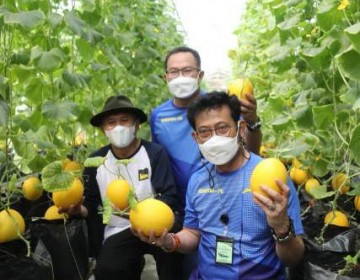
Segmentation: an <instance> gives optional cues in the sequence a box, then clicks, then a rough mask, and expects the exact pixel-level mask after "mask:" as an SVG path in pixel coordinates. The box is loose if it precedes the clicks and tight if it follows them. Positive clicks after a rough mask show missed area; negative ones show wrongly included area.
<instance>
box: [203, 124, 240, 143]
mask: <svg viewBox="0 0 360 280" xmlns="http://www.w3.org/2000/svg"><path fill="white" fill-rule="evenodd" d="M232 127H234V126H233V125H228V124H219V125H217V126H215V128H208V127H200V128H199V129H197V130H196V135H197V136H198V137H199V138H200V139H201V140H207V139H209V138H210V137H211V136H212V135H213V131H215V134H216V135H218V136H228V135H229V132H230V129H231V128H232Z"/></svg>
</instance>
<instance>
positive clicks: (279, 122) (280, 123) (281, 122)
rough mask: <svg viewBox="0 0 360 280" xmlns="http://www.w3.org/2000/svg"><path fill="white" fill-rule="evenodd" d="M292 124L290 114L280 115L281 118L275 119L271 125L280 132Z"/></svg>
mask: <svg viewBox="0 0 360 280" xmlns="http://www.w3.org/2000/svg"><path fill="white" fill-rule="evenodd" d="M290 124H291V119H290V117H289V116H280V117H279V118H277V119H276V120H274V121H273V122H272V124H271V125H272V127H273V128H274V130H275V131H278V132H280V131H283V130H286V129H287V128H288V127H289V125H290Z"/></svg>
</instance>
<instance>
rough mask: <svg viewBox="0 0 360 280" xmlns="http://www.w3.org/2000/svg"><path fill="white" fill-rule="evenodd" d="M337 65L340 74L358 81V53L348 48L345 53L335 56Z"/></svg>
mask: <svg viewBox="0 0 360 280" xmlns="http://www.w3.org/2000/svg"><path fill="white" fill-rule="evenodd" d="M336 60H337V63H338V65H339V68H340V70H341V72H343V73H344V74H345V75H346V76H347V77H349V78H350V79H352V80H355V81H360V63H355V62H356V61H360V53H358V52H357V51H355V50H354V49H353V48H349V49H347V50H346V51H344V52H342V53H340V54H339V55H337V56H336Z"/></svg>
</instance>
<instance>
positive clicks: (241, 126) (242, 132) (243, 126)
mask: <svg viewBox="0 0 360 280" xmlns="http://www.w3.org/2000/svg"><path fill="white" fill-rule="evenodd" d="M239 131H240V136H241V137H242V138H245V131H246V121H245V120H240V121H239Z"/></svg>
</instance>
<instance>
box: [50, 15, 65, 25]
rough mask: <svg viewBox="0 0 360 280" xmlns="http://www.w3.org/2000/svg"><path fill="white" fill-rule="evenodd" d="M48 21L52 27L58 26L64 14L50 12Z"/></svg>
mask: <svg viewBox="0 0 360 280" xmlns="http://www.w3.org/2000/svg"><path fill="white" fill-rule="evenodd" d="M48 21H49V23H50V25H51V27H52V28H56V27H58V26H60V25H61V24H62V22H63V16H62V15H59V14H57V13H51V14H49V17H48Z"/></svg>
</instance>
